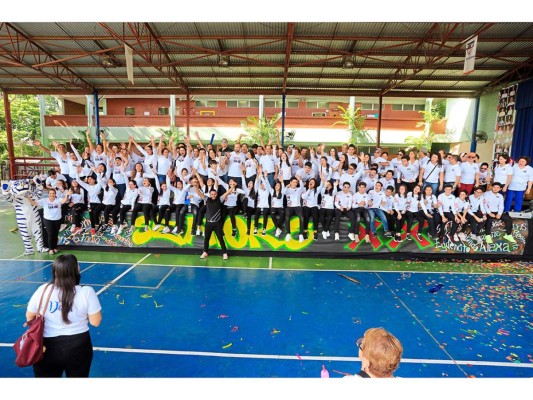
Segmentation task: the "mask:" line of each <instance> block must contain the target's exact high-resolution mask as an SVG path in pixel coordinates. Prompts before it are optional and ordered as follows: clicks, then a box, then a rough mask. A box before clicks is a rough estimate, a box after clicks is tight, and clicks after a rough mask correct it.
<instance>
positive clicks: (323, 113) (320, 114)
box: [311, 112, 326, 117]
mask: <svg viewBox="0 0 533 400" xmlns="http://www.w3.org/2000/svg"><path fill="white" fill-rule="evenodd" d="M311 115H312V116H313V117H325V116H326V113H325V112H314V113H312V114H311Z"/></svg>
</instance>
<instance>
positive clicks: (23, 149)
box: [0, 95, 59, 160]
mask: <svg viewBox="0 0 533 400" xmlns="http://www.w3.org/2000/svg"><path fill="white" fill-rule="evenodd" d="M9 100H10V108H11V125H12V129H13V143H14V151H15V156H16V157H35V156H41V155H42V150H40V149H39V148H38V147H35V146H33V145H32V140H34V139H36V138H40V137H41V120H40V113H39V99H38V98H37V96H34V95H16V96H13V95H11V96H9ZM45 108H46V114H57V113H58V112H59V103H58V101H57V99H56V98H55V97H52V96H45ZM7 158H8V151H7V131H6V113H5V109H4V99H3V97H2V98H1V100H0V160H6V159H7Z"/></svg>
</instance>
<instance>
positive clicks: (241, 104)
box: [226, 100, 259, 108]
mask: <svg viewBox="0 0 533 400" xmlns="http://www.w3.org/2000/svg"><path fill="white" fill-rule="evenodd" d="M226 107H237V108H251V107H252V108H259V100H237V101H226Z"/></svg>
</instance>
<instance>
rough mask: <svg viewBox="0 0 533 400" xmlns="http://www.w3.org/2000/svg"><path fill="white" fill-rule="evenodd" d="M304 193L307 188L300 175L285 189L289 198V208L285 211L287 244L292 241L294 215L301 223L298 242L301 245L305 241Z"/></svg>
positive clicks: (284, 191) (292, 179)
mask: <svg viewBox="0 0 533 400" xmlns="http://www.w3.org/2000/svg"><path fill="white" fill-rule="evenodd" d="M299 179H300V180H299ZM304 192H305V186H304V183H303V181H302V180H301V178H300V177H299V176H298V174H297V175H296V177H294V178H291V182H290V183H289V185H288V186H285V187H284V188H283V193H284V194H285V197H286V198H287V208H286V209H285V210H286V211H285V229H286V230H287V234H286V235H285V241H287V242H288V241H290V240H291V239H292V236H291V217H292V216H293V215H296V216H297V217H298V220H299V222H300V224H299V225H300V234H299V235H298V240H299V241H300V243H301V242H303V241H304V215H303V210H302V194H303V193H304Z"/></svg>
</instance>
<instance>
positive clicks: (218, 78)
mask: <svg viewBox="0 0 533 400" xmlns="http://www.w3.org/2000/svg"><path fill="white" fill-rule="evenodd" d="M148 25H149V26H150V28H151V30H152V32H154V34H155V35H156V36H158V37H159V41H158V43H156V42H155V41H154V40H153V39H154V38H153V37H151V36H150V34H149V33H148V30H147V29H146V28H147V26H146V25H145V23H132V24H127V23H122V22H115V23H103V24H99V23H95V22H91V23H73V22H68V23H63V22H61V23H53V22H50V23H13V24H9V23H6V24H4V25H3V26H2V27H0V38H2V39H0V40H1V41H0V43H2V47H0V56H2V57H0V89H6V90H10V89H13V88H17V89H18V90H22V89H20V88H26V90H27V91H28V92H30V91H35V90H36V89H35V88H36V87H37V88H38V87H39V85H43V86H42V87H43V88H46V89H43V90H46V91H49V89H48V88H49V87H53V86H54V85H56V86H57V88H58V90H72V91H73V92H75V93H79V94H81V93H87V92H88V93H90V92H91V91H92V90H93V88H91V87H90V86H91V85H92V86H94V87H95V88H96V89H98V86H101V88H104V89H110V90H111V89H113V88H114V89H116V90H118V91H124V93H127V90H126V89H125V88H124V87H127V88H128V89H129V88H132V89H139V88H141V87H142V88H145V89H146V90H148V91H150V92H152V91H153V92H154V93H156V92H157V91H158V90H160V89H161V90H163V89H166V88H169V87H175V86H176V84H175V83H174V81H175V80H177V79H182V80H183V81H184V82H185V85H187V86H188V87H189V91H191V90H192V89H193V88H200V87H201V88H203V89H205V90H210V91H212V90H216V89H225V90H226V89H227V90H230V91H231V90H233V89H235V90H239V91H242V90H243V88H251V90H253V91H254V92H257V91H258V90H260V89H261V87H270V88H280V87H281V86H283V84H284V81H285V84H286V85H287V87H288V88H302V90H305V91H307V90H309V92H314V93H320V92H324V93H329V92H331V91H332V90H339V91H341V90H354V87H355V86H357V87H358V88H359V89H360V88H363V89H364V88H368V89H372V90H373V91H375V92H376V93H377V91H379V90H387V92H388V94H394V93H395V92H396V93H397V94H398V93H402V91H403V90H404V88H408V89H409V90H415V91H422V92H423V91H429V92H432V91H435V88H439V90H441V92H445V91H448V90H449V91H451V92H453V93H454V94H456V95H458V94H459V92H460V91H464V93H465V94H466V95H469V96H471V95H473V93H474V92H476V91H479V92H480V93H481V92H482V91H487V90H493V89H496V86H497V85H506V84H507V83H509V82H512V81H513V80H514V81H516V80H517V79H526V78H528V77H531V76H533V67H532V66H531V65H530V64H531V62H530V60H531V58H532V57H533V23H526V22H521V23H497V24H495V25H493V26H491V27H490V28H489V29H486V30H485V31H483V32H482V33H481V34H479V37H478V49H477V51H478V59H477V60H476V70H475V71H474V72H473V73H472V74H470V75H469V76H467V77H465V76H464V75H463V74H462V68H463V63H464V48H463V45H462V44H461V42H462V41H463V40H464V39H466V38H467V37H469V36H470V35H472V34H473V33H475V32H476V31H478V30H479V29H480V28H483V29H484V28H486V27H487V25H485V24H483V23H479V22H476V23H459V24H458V25H457V26H454V24H446V23H439V24H437V25H435V24H434V23H432V22H418V23H398V22H387V23H383V22H381V23H375V22H365V23H348V22H342V23H337V22H296V23H294V35H293V40H292V52H291V55H290V58H289V64H288V69H287V70H285V66H286V65H285V64H286V60H285V58H286V56H285V52H286V49H287V43H288V37H287V34H288V31H289V25H288V23H285V22H267V23H255V22H237V23H232V22H222V23H219V22H186V23H169V22H165V23H158V22H156V23H149V24H148ZM13 27H14V28H16V29H18V30H19V31H21V32H22V33H23V34H24V35H26V36H27V37H30V38H32V39H31V40H32V43H26V42H25V39H24V38H20V37H18V38H17V40H18V41H19V43H18V44H17V46H16V47H13V45H12V44H11V43H14V42H15V41H14V40H10V35H11V34H12V33H13V31H12V28H13ZM452 27H453V29H454V31H453V33H451V31H450V29H451V28H452ZM106 28H107V29H106ZM108 29H109V30H111V31H112V32H109V31H108ZM136 30H138V32H136ZM430 30H431V34H430V33H429V32H430ZM136 34H140V35H141V37H140V38H138V39H137V37H136V36H135V35H136ZM450 34H451V37H452V38H453V40H448V41H447V42H446V43H445V44H444V46H439V45H438V44H439V43H440V41H441V40H442V38H443V37H449V36H450ZM123 35H126V36H125V39H123V40H125V42H127V43H129V44H130V45H132V46H133V48H134V56H133V61H134V76H135V80H136V84H135V85H131V84H128V83H127V79H126V68H125V64H126V62H125V56H124V51H123V49H122V47H123V43H122V42H121V39H120V38H121V37H123ZM115 37H116V38H119V39H116V38H115ZM93 38H97V39H98V43H96V42H95V40H93ZM360 38H365V39H366V40H358V39H360ZM422 38H429V40H431V41H433V43H434V44H430V43H428V42H427V41H426V42H424V41H423V39H422ZM498 38H500V39H498ZM409 41H412V42H413V43H409ZM139 42H140V43H139ZM268 42H272V43H268ZM33 43H37V44H38V45H39V46H40V48H43V49H46V51H48V52H49V53H51V54H52V56H53V57H54V58H55V59H57V60H58V62H56V64H57V65H66V66H68V67H70V69H71V71H70V72H68V71H66V70H64V69H62V68H59V69H56V68H53V67H52V65H53V63H54V62H53V59H51V58H50V57H47V56H45V55H44V54H40V55H36V54H34V52H35V51H36V47H35V46H33ZM265 43H268V44H265ZM117 46H120V47H119V48H118V49H116V50H114V51H112V52H108V53H109V54H110V55H112V56H113V57H114V58H115V60H117V62H118V63H119V65H120V66H119V67H117V68H108V69H105V68H103V66H102V61H103V56H102V55H100V54H94V55H91V54H84V52H94V51H99V50H101V49H102V48H103V49H106V48H107V49H109V48H113V47H117ZM454 48H455V49H454ZM21 49H24V52H22V51H21ZM235 49H241V50H238V52H234V50H235ZM228 51H229V52H231V54H230V62H229V68H221V67H219V66H218V62H219V56H220V55H221V54H223V52H228ZM345 52H353V53H355V54H356V55H355V56H353V57H351V60H352V61H353V62H354V63H355V66H354V68H343V57H344V56H345V54H344V53H345ZM360 53H362V54H360ZM78 55H83V56H82V57H78ZM8 60H13V61H8ZM15 60H20V61H21V62H22V63H23V64H25V65H26V66H17V67H14V65H13V63H15V64H16V62H17V61H15ZM168 60H170V61H168ZM42 62H52V64H51V65H48V66H46V67H44V68H43V71H45V72H46V73H47V74H51V75H55V74H58V75H57V77H56V78H50V77H47V76H45V75H44V74H43V73H42V72H40V70H39V69H38V68H35V67H34V65H35V64H40V63H42ZM406 63H407V64H408V66H409V68H408V69H404V68H405V64H406ZM275 65H277V66H275ZM169 66H173V67H174V68H168V67H169ZM420 69H421V70H420ZM415 70H416V71H418V70H420V71H419V72H418V73H417V74H414V71H415ZM397 72H398V73H397ZM168 74H170V75H171V76H170V77H169V76H168ZM62 77H63V78H65V79H63V80H61V79H60V78H62ZM284 77H285V78H286V80H284ZM19 78H20V79H19ZM70 78H72V79H71V82H69V79H70ZM117 80H118V82H117ZM402 80H404V82H402ZM83 82H85V83H83ZM86 83H88V85H87V84H86ZM150 85H151V86H150ZM306 88H308V89H306ZM374 89H375V90H374ZM37 90H38V89H37ZM276 90H277V89H276ZM192 93H193V92H191V94H192Z"/></svg>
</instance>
